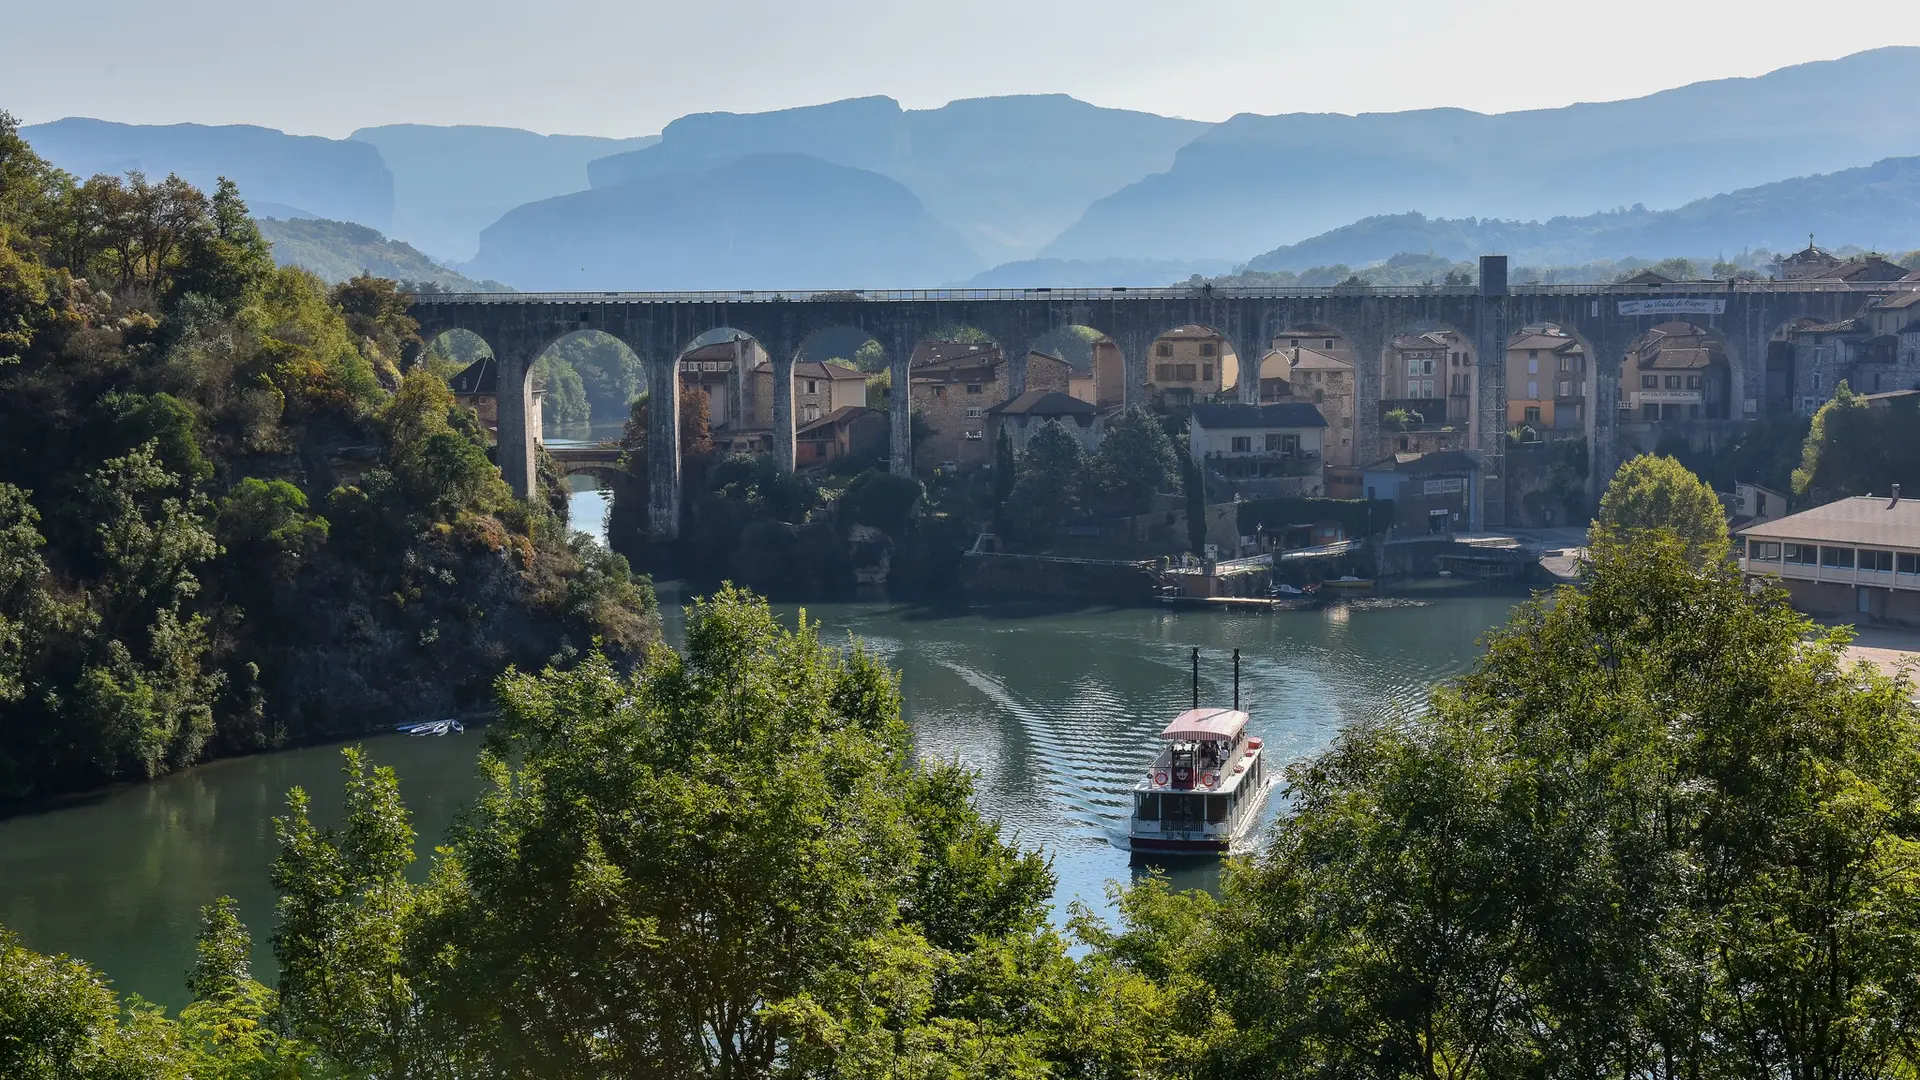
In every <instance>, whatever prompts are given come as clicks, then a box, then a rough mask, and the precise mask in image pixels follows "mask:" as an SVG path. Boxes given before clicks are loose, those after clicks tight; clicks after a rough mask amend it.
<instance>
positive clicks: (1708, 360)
mask: <svg viewBox="0 0 1920 1080" xmlns="http://www.w3.org/2000/svg"><path fill="white" fill-rule="evenodd" d="M1712 363H1713V350H1712V349H1707V348H1682V349H1661V350H1660V351H1659V352H1657V353H1655V354H1654V356H1653V360H1652V361H1651V362H1644V363H1642V364H1641V365H1640V367H1641V368H1642V369H1643V370H1644V369H1650V368H1658V369H1661V370H1667V371H1673V370H1685V369H1691V368H1703V367H1707V366H1708V365H1710V364H1712Z"/></svg>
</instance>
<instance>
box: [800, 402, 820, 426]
mask: <svg viewBox="0 0 1920 1080" xmlns="http://www.w3.org/2000/svg"><path fill="white" fill-rule="evenodd" d="M800 419H802V420H805V421H808V422H809V423H811V422H812V421H815V420H818V419H820V406H818V405H808V406H805V407H804V408H802V409H801V410H800Z"/></svg>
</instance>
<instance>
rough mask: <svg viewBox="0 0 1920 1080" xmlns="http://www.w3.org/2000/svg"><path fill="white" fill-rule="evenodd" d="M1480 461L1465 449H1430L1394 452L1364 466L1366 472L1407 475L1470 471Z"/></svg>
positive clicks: (1477, 465)
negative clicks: (1424, 451)
mask: <svg viewBox="0 0 1920 1080" xmlns="http://www.w3.org/2000/svg"><path fill="white" fill-rule="evenodd" d="M1479 467H1480V462H1479V461H1478V460H1476V459H1475V458H1474V456H1473V455H1472V454H1469V453H1467V452H1466V451H1465V450H1430V451H1428V452H1427V453H1424V454H1411V453H1410V454H1394V455H1393V456H1392V457H1384V458H1381V459H1380V460H1379V461H1376V462H1374V463H1373V464H1371V465H1368V466H1367V467H1366V471H1367V472H1393V473H1402V474H1404V475H1407V476H1419V475H1421V474H1422V473H1437V472H1470V471H1472V470H1475V469H1478V468H1479Z"/></svg>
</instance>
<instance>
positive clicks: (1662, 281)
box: [1620, 270, 1673, 285]
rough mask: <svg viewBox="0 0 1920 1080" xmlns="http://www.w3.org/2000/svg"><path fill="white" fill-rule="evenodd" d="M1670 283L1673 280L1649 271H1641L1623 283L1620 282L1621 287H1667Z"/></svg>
mask: <svg viewBox="0 0 1920 1080" xmlns="http://www.w3.org/2000/svg"><path fill="white" fill-rule="evenodd" d="M1672 281H1673V279H1672V278H1670V277H1668V276H1666V275H1665V274H1656V273H1654V272H1653V271H1651V270H1642V271H1640V272H1639V273H1637V274H1635V275H1633V276H1632V277H1630V278H1628V279H1626V280H1625V281H1622V282H1621V283H1620V284H1622V285H1667V284H1670V283H1671V282H1672Z"/></svg>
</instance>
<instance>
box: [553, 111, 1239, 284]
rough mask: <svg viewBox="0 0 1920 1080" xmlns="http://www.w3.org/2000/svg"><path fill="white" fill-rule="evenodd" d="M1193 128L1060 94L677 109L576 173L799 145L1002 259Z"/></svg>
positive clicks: (702, 162)
mask: <svg viewBox="0 0 1920 1080" xmlns="http://www.w3.org/2000/svg"><path fill="white" fill-rule="evenodd" d="M1206 128H1207V125H1205V124H1202V123H1198V122H1195V121H1191V120H1178V119H1173V118H1170V117H1165V116H1155V115H1153V114H1151V113H1140V112H1128V111H1125V110H1122V109H1103V108H1100V107H1098V106H1095V105H1089V104H1087V103H1086V102H1084V101H1077V100H1075V99H1073V98H1070V97H1067V96H1066V95H1064V94H1052V95H1023V96H1014V97H991V98H973V99H969V100H964V101H955V102H952V103H951V104H948V105H945V106H943V107H941V108H938V109H902V108H901V107H900V104H899V102H896V101H894V100H893V99H892V98H886V97H868V98H854V99H851V100H847V101H836V102H832V103H830V104H826V105H812V106H808V107H805V108H798V109H784V110H781V111H778V112H766V113H753V114H747V115H741V114H735V113H698V114H695V115H692V116H684V117H681V118H680V119H678V120H675V121H674V122H673V123H671V124H668V125H667V128H666V130H665V131H663V132H661V134H660V142H659V144H658V145H657V146H652V147H648V148H646V149H644V150H636V151H633V152H631V153H625V154H619V155H617V156H613V157H608V158H604V159H602V160H599V161H596V162H593V163H592V164H591V165H589V166H588V173H589V176H590V177H591V178H592V181H593V186H594V187H596V188H599V187H608V186H611V185H615V184H621V183H626V182H629V181H632V180H638V179H645V178H649V177H655V176H660V175H663V174H665V173H669V172H701V171H705V170H708V169H712V168H714V167H716V166H719V165H721V164H724V163H726V162H728V161H734V160H737V159H739V158H742V157H746V156H748V155H755V154H784V153H799V154H808V155H811V156H813V157H817V158H820V159H822V160H824V161H828V162H832V163H834V164H837V165H845V166H849V167H851V168H856V169H865V170H868V171H870V172H876V173H879V174H880V175H882V176H887V177H891V178H892V179H894V180H897V181H899V182H900V183H901V184H904V185H906V187H907V188H908V189H909V190H911V191H912V192H913V193H914V194H915V195H917V196H919V198H920V201H921V202H923V203H925V204H926V207H927V209H928V210H930V211H932V213H933V214H934V216H935V217H938V218H939V219H940V220H942V221H945V222H946V223H948V224H949V225H952V226H953V227H954V228H956V229H958V230H959V231H960V234H961V235H962V236H964V237H965V238H966V240H967V242H968V243H969V244H971V245H972V247H973V249H974V250H975V251H977V252H978V253H979V254H980V255H981V256H982V257H983V258H984V259H985V260H986V261H989V262H1003V261H1006V260H1008V259H1019V258H1025V257H1027V256H1030V255H1032V254H1034V253H1035V252H1036V251H1038V250H1039V249H1040V248H1041V246H1042V245H1044V244H1046V243H1047V242H1048V241H1049V240H1051V239H1053V237H1054V236H1055V235H1056V234H1058V233H1059V232H1060V230H1062V229H1064V228H1066V227H1067V226H1068V225H1070V224H1072V223H1073V221H1075V220H1076V219H1077V218H1079V216H1080V214H1081V212H1082V211H1083V210H1084V209H1085V208H1086V207H1087V205H1088V204H1089V203H1091V202H1092V201H1093V200H1095V199H1098V198H1100V197H1101V196H1104V195H1108V194H1111V193H1113V192H1115V191H1117V190H1119V189H1120V188H1122V187H1123V186H1124V185H1126V184H1129V183H1132V182H1133V181H1135V180H1138V179H1140V178H1141V177H1143V176H1146V175H1148V174H1149V173H1154V172H1158V171H1160V170H1163V169H1166V168H1167V167H1168V166H1169V165H1170V164H1172V162H1173V155H1174V151H1175V150H1177V149H1179V148H1180V147H1181V146H1183V145H1185V144H1186V143H1187V142H1189V141H1191V140H1192V139H1193V138H1194V137H1195V136H1197V135H1199V134H1200V133H1201V132H1203V131H1205V130H1206ZM1106 254H1115V253H1106Z"/></svg>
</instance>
